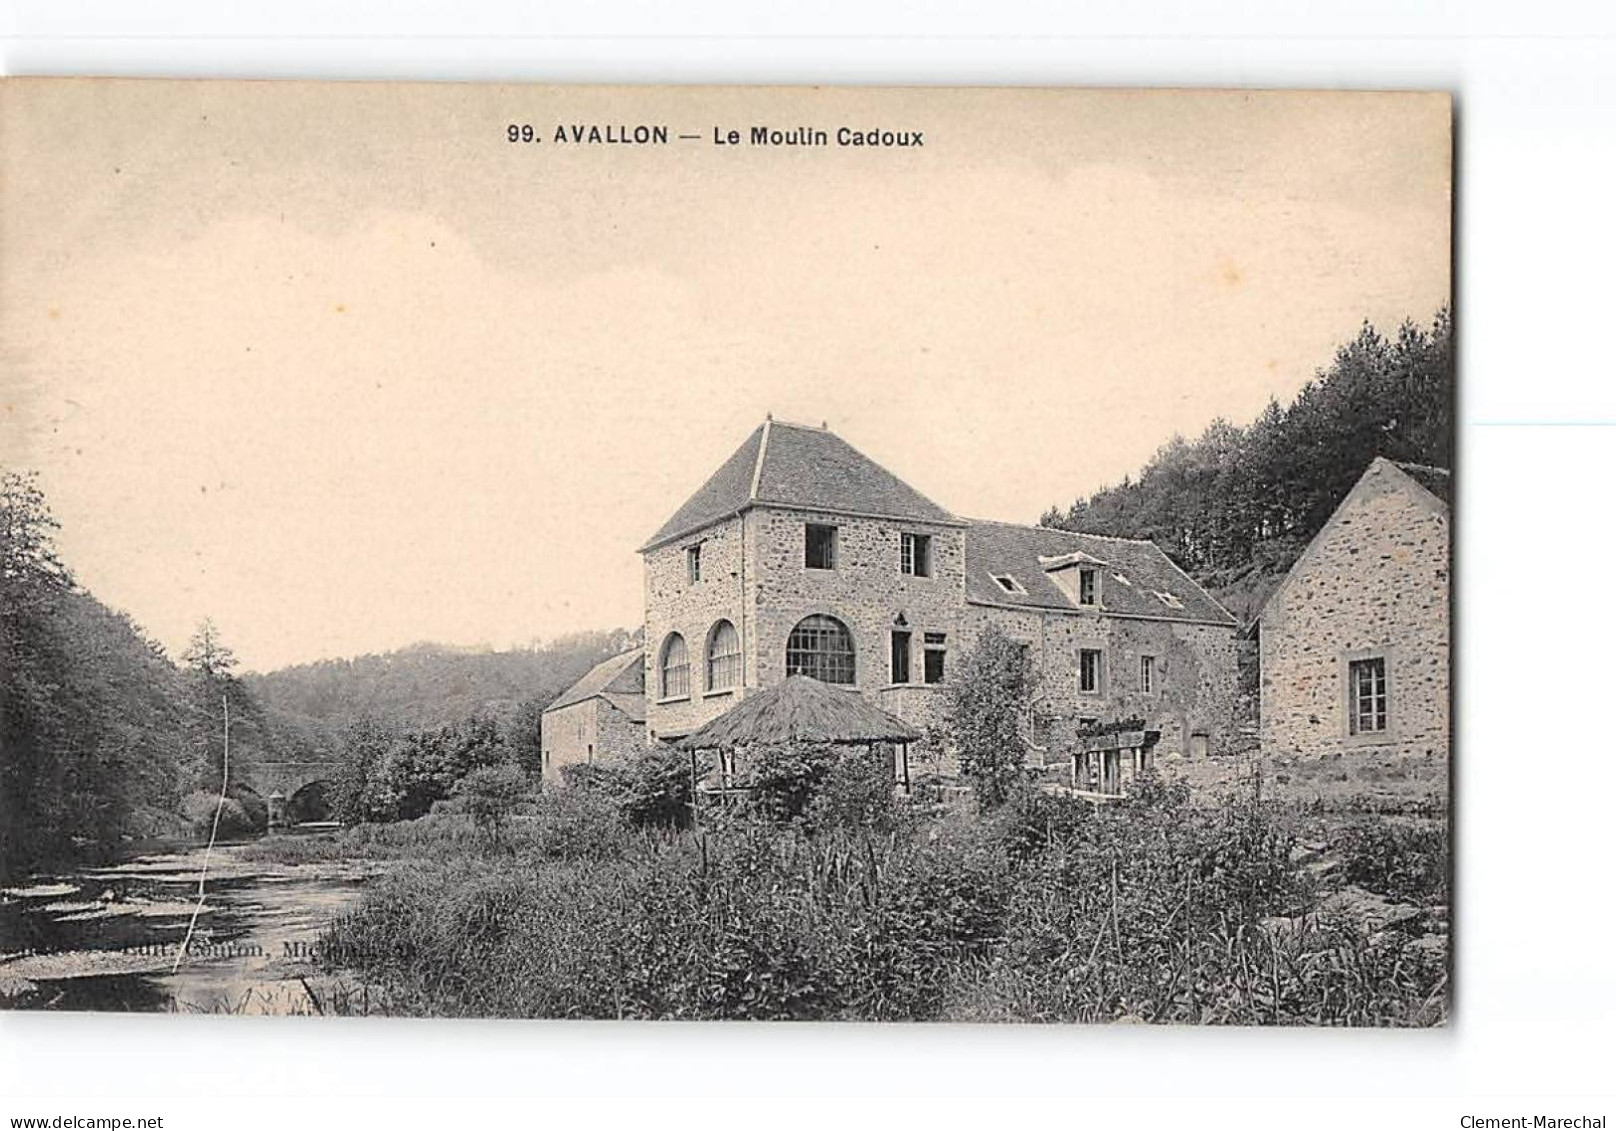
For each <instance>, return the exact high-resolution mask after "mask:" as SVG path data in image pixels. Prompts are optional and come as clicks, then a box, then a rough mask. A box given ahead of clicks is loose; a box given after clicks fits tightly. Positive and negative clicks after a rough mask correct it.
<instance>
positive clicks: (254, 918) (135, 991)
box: [0, 834, 387, 1014]
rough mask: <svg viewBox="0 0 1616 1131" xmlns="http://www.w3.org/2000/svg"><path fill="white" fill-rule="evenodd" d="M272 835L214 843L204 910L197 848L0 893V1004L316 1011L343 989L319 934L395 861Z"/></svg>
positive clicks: (140, 857)
mask: <svg viewBox="0 0 1616 1131" xmlns="http://www.w3.org/2000/svg"><path fill="white" fill-rule="evenodd" d="M322 835H324V834H322ZM287 839H291V838H287ZM264 843H265V842H263V841H250V842H241V843H234V844H224V845H215V846H214V849H213V854H212V858H211V859H210V860H209V862H208V867H207V881H206V885H205V894H204V896H203V898H202V900H201V902H200V907H199V906H198V899H197V889H198V881H199V879H200V876H201V871H202V864H203V856H204V852H205V848H204V846H203V845H200V844H198V845H182V846H175V847H173V848H172V849H170V850H167V851H156V852H150V853H146V854H143V855H138V856H134V857H131V858H130V859H128V860H124V861H121V862H118V863H116V864H112V865H108V866H106V867H101V868H89V869H85V870H82V871H79V872H74V873H68V874H64V875H53V876H42V877H35V878H34V879H33V880H32V881H31V882H29V883H27V884H25V885H19V886H14V887H11V888H7V889H5V890H4V891H3V892H0V1008H7V1009H58V1010H119V1011H141V1012H152V1011H179V1012H208V1013H214V1012H231V1013H274V1014H286V1013H318V1012H321V1011H322V1009H323V1008H324V1006H323V1004H322V1003H323V1002H324V1001H328V1000H329V999H330V997H331V996H332V995H333V994H338V993H341V992H344V991H343V989H342V987H341V986H340V985H338V984H337V983H338V981H339V980H338V979H336V978H334V977H333V975H331V974H330V973H329V972H324V971H321V970H320V969H318V968H317V967H316V964H315V962H314V960H313V958H314V952H315V949H316V946H317V943H318V940H319V938H320V935H321V934H322V932H323V931H324V930H325V928H326V926H327V925H328V924H329V922H330V921H331V918H332V917H333V916H335V915H336V914H338V913H340V912H341V911H343V910H344V909H346V908H348V907H349V906H351V905H352V904H354V903H355V902H356V901H357V900H358V898H359V896H360V893H361V891H362V890H363V887H364V885H365V883H366V882H367V881H368V880H370V879H372V878H373V877H375V876H376V875H378V874H379V873H380V872H382V871H384V870H385V869H386V867H387V865H386V863H385V862H377V861H375V860H352V861H349V860H319V861H313V862H297V863H291V862H285V861H281V860H277V859H274V858H273V855H274V854H272V853H265V852H264V851H263V845H264ZM193 915H194V917H195V924H196V925H195V928H194V930H192V931H191V935H190V939H189V943H188V944H187V943H186V941H185V940H186V933H187V930H188V928H189V927H190V924H191V922H192V918H193ZM182 946H183V947H184V951H185V953H184V955H183V957H182V956H181V954H180V951H181V948H182Z"/></svg>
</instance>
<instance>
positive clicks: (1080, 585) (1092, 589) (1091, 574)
mask: <svg viewBox="0 0 1616 1131" xmlns="http://www.w3.org/2000/svg"><path fill="white" fill-rule="evenodd" d="M1077 603H1078V604H1079V605H1098V604H1099V603H1100V575H1099V574H1098V573H1096V572H1095V571H1094V570H1092V569H1080V570H1078V571H1077Z"/></svg>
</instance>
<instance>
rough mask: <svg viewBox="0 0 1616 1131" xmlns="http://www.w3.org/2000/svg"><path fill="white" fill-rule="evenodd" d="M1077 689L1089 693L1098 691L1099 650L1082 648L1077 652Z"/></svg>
mask: <svg viewBox="0 0 1616 1131" xmlns="http://www.w3.org/2000/svg"><path fill="white" fill-rule="evenodd" d="M1077 689H1078V690H1079V691H1082V692H1084V693H1086V694H1089V695H1098V694H1099V692H1100V650H1099V649H1098V648H1084V649H1083V650H1082V651H1080V652H1078V654H1077Z"/></svg>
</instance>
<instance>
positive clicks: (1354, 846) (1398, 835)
mask: <svg viewBox="0 0 1616 1131" xmlns="http://www.w3.org/2000/svg"><path fill="white" fill-rule="evenodd" d="M1334 840H1335V848H1336V849H1337V851H1338V852H1340V854H1341V856H1342V875H1343V877H1344V878H1345V879H1346V880H1347V881H1348V882H1349V883H1354V884H1357V885H1358V886H1359V887H1361V888H1364V889H1366V890H1368V891H1372V892H1375V893H1376V894H1377V895H1384V896H1389V897H1391V898H1394V899H1407V900H1413V901H1415V902H1420V903H1446V902H1447V900H1448V828H1447V823H1446V822H1445V821H1443V822H1438V823H1435V824H1418V825H1406V824H1394V823H1392V822H1389V821H1373V822H1359V823H1357V824H1353V825H1349V826H1347V827H1346V828H1344V829H1342V830H1341V831H1340V832H1338V833H1337V834H1336V836H1335V838H1334Z"/></svg>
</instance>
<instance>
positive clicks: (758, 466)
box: [746, 416, 774, 501]
mask: <svg viewBox="0 0 1616 1131" xmlns="http://www.w3.org/2000/svg"><path fill="white" fill-rule="evenodd" d="M772 427H774V417H772V416H766V417H764V418H763V435H762V436H761V437H759V439H758V454H757V462H756V463H754V464H753V465H752V489H751V491H749V492H748V493H747V496H746V497H747V499H748V500H749V501H756V499H757V497H758V483H759V482H760V481H761V480H762V478H763V458H764V457H765V456H766V455H768V454H769V429H770V428H772Z"/></svg>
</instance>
